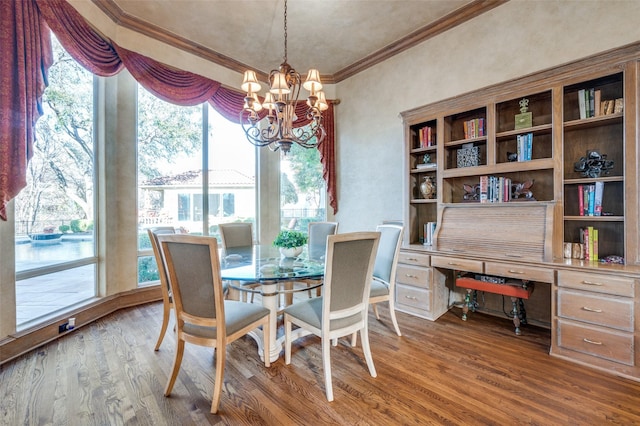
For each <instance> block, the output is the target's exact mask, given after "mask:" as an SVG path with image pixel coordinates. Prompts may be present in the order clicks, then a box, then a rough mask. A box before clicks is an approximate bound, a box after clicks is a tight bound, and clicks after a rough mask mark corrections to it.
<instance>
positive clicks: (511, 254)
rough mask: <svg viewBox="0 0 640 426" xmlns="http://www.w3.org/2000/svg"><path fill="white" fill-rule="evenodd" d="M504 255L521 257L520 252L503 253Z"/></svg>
mask: <svg viewBox="0 0 640 426" xmlns="http://www.w3.org/2000/svg"><path fill="white" fill-rule="evenodd" d="M504 255H505V256H506V257H522V255H521V254H513V253H505V254H504Z"/></svg>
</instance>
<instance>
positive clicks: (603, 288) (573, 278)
mask: <svg viewBox="0 0 640 426" xmlns="http://www.w3.org/2000/svg"><path fill="white" fill-rule="evenodd" d="M635 285H636V283H635V280H634V279H633V278H627V277H617V276H613V275H605V274H592V273H587V272H576V271H558V286H559V287H569V288H575V289H578V290H588V291H595V292H597V293H608V294H615V295H617V296H625V297H634V292H635Z"/></svg>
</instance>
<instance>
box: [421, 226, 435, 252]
mask: <svg viewBox="0 0 640 426" xmlns="http://www.w3.org/2000/svg"><path fill="white" fill-rule="evenodd" d="M437 225H438V223H437V222H427V223H425V224H424V231H423V234H422V235H423V238H422V244H423V245H425V246H431V245H433V234H434V233H435V232H436V226H437Z"/></svg>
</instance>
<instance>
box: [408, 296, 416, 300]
mask: <svg viewBox="0 0 640 426" xmlns="http://www.w3.org/2000/svg"><path fill="white" fill-rule="evenodd" d="M405 299H409V300H418V298H417V297H415V296H405Z"/></svg>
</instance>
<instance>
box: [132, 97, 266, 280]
mask: <svg viewBox="0 0 640 426" xmlns="http://www.w3.org/2000/svg"><path fill="white" fill-rule="evenodd" d="M205 171H206V172H205ZM255 211H256V207H255V148H254V147H253V145H251V144H249V142H247V141H246V140H245V139H244V136H243V133H242V130H241V128H240V126H238V125H236V124H233V123H231V122H229V121H228V120H226V119H224V118H223V117H222V116H220V115H219V114H218V113H217V112H216V111H215V110H214V109H213V108H211V107H210V106H209V105H207V104H205V105H200V106H195V107H181V106H177V105H172V104H170V103H167V102H164V101H162V100H160V99H158V98H156V97H155V96H153V95H152V94H151V93H149V92H148V91H146V90H145V89H144V88H142V87H141V86H138V225H139V226H138V249H139V258H138V282H139V283H141V284H146V283H150V282H155V281H156V280H157V279H158V275H157V268H156V263H155V260H154V259H153V256H151V254H152V253H151V251H150V247H151V246H150V242H149V238H148V236H147V229H148V228H150V227H154V226H173V227H174V228H176V229H178V230H180V231H182V232H189V233H192V234H198V235H212V236H216V237H218V236H219V234H218V224H220V223H222V222H235V221H252V222H253V221H255Z"/></svg>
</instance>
